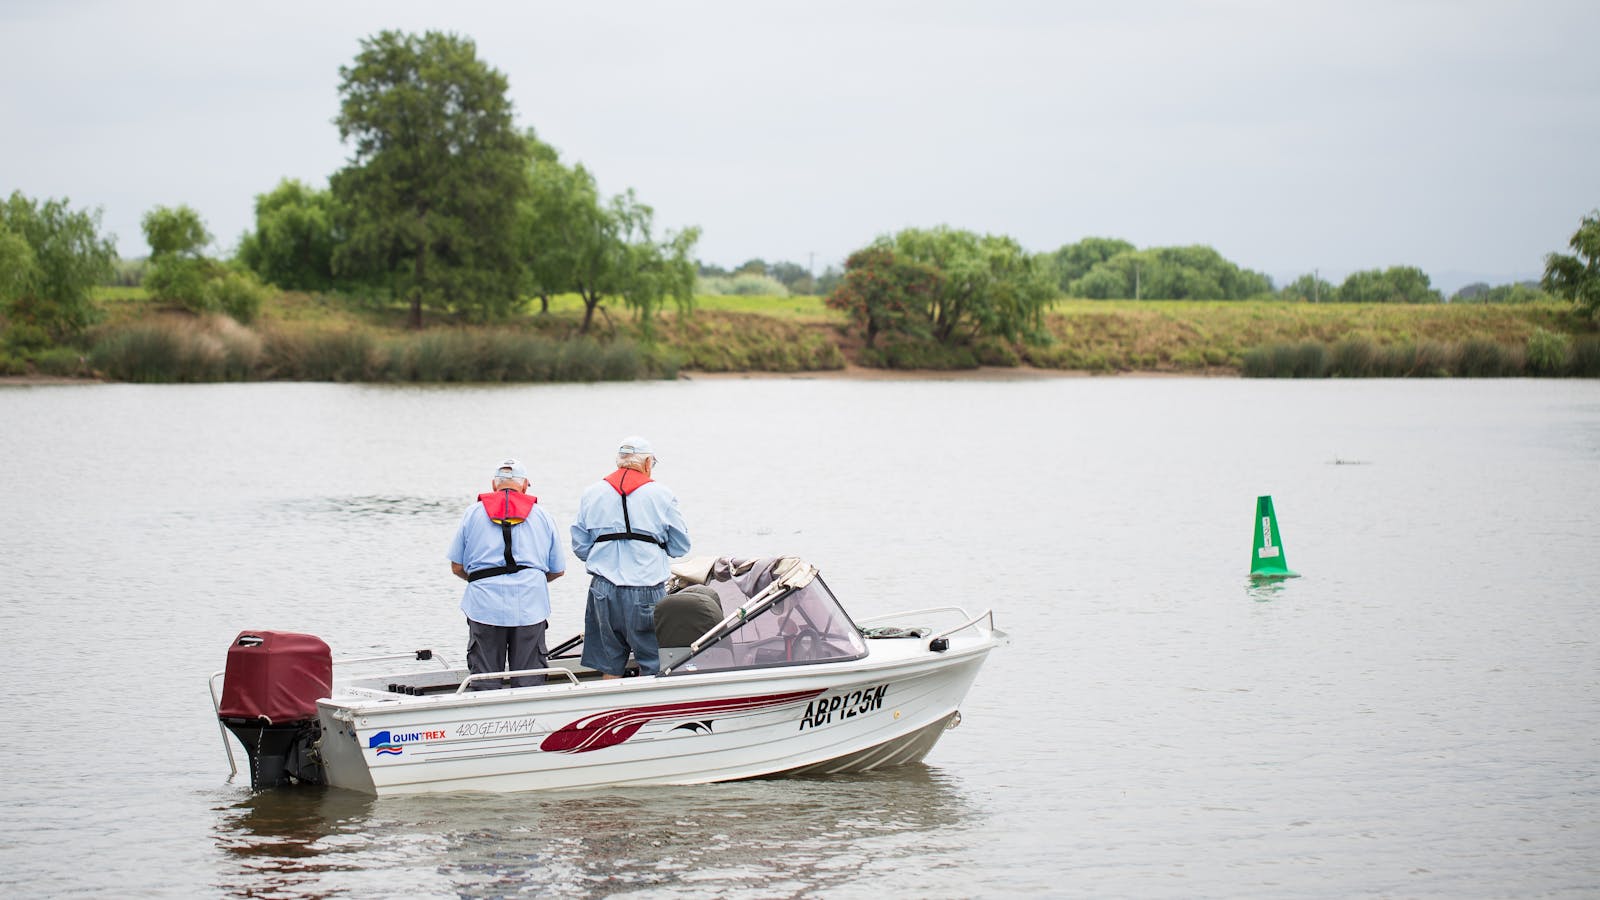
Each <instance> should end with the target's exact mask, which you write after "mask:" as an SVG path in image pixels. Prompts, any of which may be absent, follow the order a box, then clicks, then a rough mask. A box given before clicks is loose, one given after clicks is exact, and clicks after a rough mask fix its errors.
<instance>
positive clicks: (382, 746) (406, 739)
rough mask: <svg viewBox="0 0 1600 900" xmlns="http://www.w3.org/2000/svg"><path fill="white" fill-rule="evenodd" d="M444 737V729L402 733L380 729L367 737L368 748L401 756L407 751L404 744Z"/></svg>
mask: <svg viewBox="0 0 1600 900" xmlns="http://www.w3.org/2000/svg"><path fill="white" fill-rule="evenodd" d="M442 737H444V732H443V731H408V732H404V733H402V734H394V733H391V732H388V731H380V732H378V733H377V734H375V735H373V736H372V737H370V738H368V739H367V749H368V750H376V751H378V755H379V756H399V755H400V754H401V753H403V752H405V748H404V747H402V746H401V745H402V744H411V743H415V742H416V741H431V740H433V739H435V738H442Z"/></svg>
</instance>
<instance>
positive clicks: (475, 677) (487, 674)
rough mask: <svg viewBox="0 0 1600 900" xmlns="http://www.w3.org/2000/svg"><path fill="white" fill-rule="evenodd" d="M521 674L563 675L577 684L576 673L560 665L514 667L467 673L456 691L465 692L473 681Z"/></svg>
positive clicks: (513, 676) (458, 692) (512, 676)
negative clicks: (506, 669)
mask: <svg viewBox="0 0 1600 900" xmlns="http://www.w3.org/2000/svg"><path fill="white" fill-rule="evenodd" d="M522 675H565V676H567V680H568V681H570V682H572V684H573V686H574V687H576V686H577V685H578V684H579V682H578V675H577V673H576V672H573V671H572V670H571V669H563V668H560V667H557V668H553V669H514V670H512V671H510V672H479V673H478V674H476V675H468V676H467V677H466V678H463V679H462V680H461V686H460V687H458V688H456V693H457V694H463V693H466V690H467V686H468V685H470V684H472V683H473V682H474V681H488V680H489V679H491V678H494V679H500V678H516V677H520V676H522Z"/></svg>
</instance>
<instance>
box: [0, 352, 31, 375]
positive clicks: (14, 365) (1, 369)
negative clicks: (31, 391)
mask: <svg viewBox="0 0 1600 900" xmlns="http://www.w3.org/2000/svg"><path fill="white" fill-rule="evenodd" d="M26 374H28V364H27V363H25V362H23V361H22V360H20V359H17V358H16V357H15V356H12V355H11V354H9V353H6V352H5V351H3V350H0V375H26Z"/></svg>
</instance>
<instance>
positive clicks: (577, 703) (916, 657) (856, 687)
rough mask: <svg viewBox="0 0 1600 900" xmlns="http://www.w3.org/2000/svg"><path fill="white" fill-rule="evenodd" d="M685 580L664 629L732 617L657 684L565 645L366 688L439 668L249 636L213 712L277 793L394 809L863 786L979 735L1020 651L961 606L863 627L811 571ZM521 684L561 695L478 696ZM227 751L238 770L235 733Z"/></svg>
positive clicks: (772, 566)
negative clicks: (623, 791) (712, 786)
mask: <svg viewBox="0 0 1600 900" xmlns="http://www.w3.org/2000/svg"><path fill="white" fill-rule="evenodd" d="M674 571H675V577H674V584H673V587H675V588H684V587H687V586H688V585H689V584H690V583H698V584H700V585H702V586H701V587H698V588H694V587H691V588H689V589H688V590H687V591H684V592H682V593H677V594H672V595H669V600H668V601H663V608H662V610H661V612H669V611H670V610H679V611H682V610H684V609H688V608H689V605H686V604H685V603H678V602H676V601H677V600H678V599H679V598H687V599H694V598H695V596H697V597H698V598H699V599H700V602H702V603H707V604H710V609H711V610H714V612H713V613H712V614H711V616H710V617H709V618H702V619H701V620H700V622H701V623H702V624H695V625H692V626H691V627H692V631H691V632H688V633H692V634H698V635H699V637H698V638H696V639H694V640H684V641H682V643H685V644H686V646H677V647H674V646H663V648H662V656H661V664H662V667H661V672H660V674H658V675H655V676H644V677H628V678H622V679H610V680H602V679H600V677H599V673H597V672H594V671H593V670H590V669H587V668H585V667H583V666H582V665H581V664H580V663H579V662H578V661H577V659H576V656H577V652H576V650H575V649H574V648H575V646H576V644H577V643H578V642H580V641H581V637H579V638H574V639H573V640H572V641H569V642H567V643H566V644H564V645H562V646H560V647H557V648H556V649H555V650H554V651H553V652H552V654H551V659H550V661H549V665H550V668H547V669H540V670H535V671H531V672H526V673H496V674H492V675H472V676H469V675H467V673H466V671H465V670H463V669H456V668H451V667H449V666H448V664H444V667H443V668H432V669H424V668H420V667H418V666H417V665H416V664H415V662H412V663H410V664H409V665H408V670H407V671H404V672H400V673H393V672H391V673H384V674H366V675H361V674H354V673H356V672H357V671H358V670H359V669H361V668H362V667H367V668H369V669H370V667H371V666H373V665H374V664H375V663H381V662H385V661H391V660H396V659H405V660H437V659H438V658H437V656H435V655H434V654H433V653H432V652H431V651H426V650H423V651H415V652H414V653H407V654H402V655H400V656H392V657H369V658H365V659H358V660H346V661H340V662H339V663H338V664H336V663H335V662H334V661H333V660H332V659H331V655H330V654H329V651H328V648H327V645H326V644H325V643H323V642H322V641H320V640H319V639H317V638H315V637H311V636H309V635H299V634H290V633H285V632H271V631H266V632H244V633H242V634H240V635H239V637H238V638H237V639H236V640H235V642H234V644H233V645H232V646H231V647H230V648H229V651H228V667H227V669H226V670H224V671H223V672H218V673H216V674H215V675H213V676H212V681H211V684H212V699H213V703H214V705H215V706H216V709H217V714H218V717H219V721H220V723H221V724H222V725H224V726H226V728H227V729H228V730H230V731H232V732H233V734H234V735H235V736H236V737H238V739H239V742H240V743H241V744H242V745H243V746H244V748H245V751H246V754H247V756H248V757H249V761H250V776H251V785H252V787H254V788H257V789H260V788H266V787H274V786H281V785H286V784H294V783H310V784H329V785H333V786H335V787H341V788H348V789H350V790H355V791H363V792H365V793H369V794H379V795H389V794H406V793H419V792H426V791H457V790H481V791H528V790H547V789H563V788H583V787H594V786H600V785H624V784H638V785H649V784H699V783H705V782H713V781H729V780H734V779H740V778H755V777H762V776H775V775H792V774H823V773H837V772H863V771H870V770H873V769H878V768H884V767H889V766H896V765H902V764H905V763H910V762H916V761H919V760H921V759H922V758H923V757H924V756H925V755H926V754H927V753H928V751H929V750H930V749H931V748H932V747H933V745H934V743H935V742H936V741H937V740H938V739H939V737H940V735H941V734H942V733H943V732H944V731H945V730H946V729H948V728H953V727H955V725H956V724H957V723H959V722H960V718H961V716H960V712H959V707H960V705H961V701H962V700H963V699H964V698H965V697H966V694H967V690H968V689H969V688H970V687H971V686H972V682H973V679H974V678H975V677H976V676H977V674H978V669H979V667H981V666H982V665H983V661H984V659H985V658H986V657H987V656H988V654H989V651H990V650H991V649H993V648H994V647H995V646H996V645H997V644H999V643H1001V642H1004V641H1005V640H1006V635H1005V633H1004V632H1002V631H1000V630H998V629H996V628H995V627H994V617H993V614H992V612H989V611H985V612H983V613H980V614H978V615H975V616H974V615H969V614H968V613H967V612H966V611H965V610H962V609H959V608H956V607H941V608H936V609H926V610H916V611H912V612H906V613H896V614H892V615H888V616H880V617H876V618H874V619H871V620H865V621H864V622H862V623H861V624H860V625H858V624H857V623H856V622H854V621H853V620H852V619H851V618H850V616H849V615H848V613H846V612H845V610H844V608H843V607H842V606H840V604H839V602H838V600H837V599H835V597H834V596H833V593H832V592H831V591H830V590H829V589H828V587H827V585H826V584H824V583H823V581H822V579H821V578H820V577H819V576H818V575H817V570H816V569H815V568H814V567H812V566H811V565H809V564H807V563H805V562H802V561H800V560H798V559H795V558H793V557H784V558H777V559H767V560H758V561H734V560H730V559H719V560H716V561H714V562H709V561H708V562H704V563H702V564H700V565H699V566H698V567H691V568H685V567H677V568H675V569H674ZM707 589H709V591H711V592H714V594H708V593H707ZM692 595H693V596H692ZM713 600H714V601H715V602H712V601H713ZM717 614H721V618H720V620H719V619H717V618H716V615H717ZM700 615H702V616H704V615H705V612H704V610H703V609H702V611H701V613H700ZM685 621H688V622H693V621H694V620H693V618H692V617H691V618H690V619H687V620H685ZM930 622H932V623H936V624H934V625H929V624H928V623H930ZM710 623H715V624H710ZM669 624H670V625H672V626H673V629H672V630H673V631H674V632H675V633H678V634H683V633H685V632H684V631H683V624H684V622H677V623H667V622H664V621H663V619H662V616H661V614H660V612H658V616H657V627H658V631H659V632H660V634H661V635H662V637H663V638H664V639H665V638H666V637H667V635H668V634H669V628H668V626H669ZM706 624H710V627H704V625H706ZM940 626H944V627H940ZM347 673H352V674H347ZM515 674H523V675H544V676H546V677H547V679H548V680H547V681H546V683H544V684H541V685H534V686H528V687H506V688H502V689H499V690H475V689H474V687H475V686H481V685H479V684H478V683H479V682H484V681H489V682H493V681H497V680H502V679H504V678H507V677H509V676H511V675H515ZM218 678H222V679H223V690H222V696H221V698H220V700H219V699H218V698H217V693H216V683H217V679H218ZM502 683H504V682H502ZM223 743H224V745H225V746H227V747H228V756H229V761H230V763H231V762H232V760H233V751H232V747H231V745H229V744H228V739H227V735H226V733H224V735H223ZM235 771H237V769H235Z"/></svg>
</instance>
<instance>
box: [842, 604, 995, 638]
mask: <svg viewBox="0 0 1600 900" xmlns="http://www.w3.org/2000/svg"><path fill="white" fill-rule="evenodd" d="M938 613H955V614H956V615H958V616H961V617H962V618H963V619H964V620H965V621H963V622H962V623H961V624H960V625H957V626H955V627H953V628H948V629H945V630H944V631H941V632H939V633H938V634H935V635H932V636H931V637H929V638H928V644H929V646H930V647H932V646H933V644H934V643H935V642H938V641H944V640H945V639H946V638H948V637H950V635H952V634H955V633H956V632H958V631H965V630H966V629H968V628H971V627H973V626H974V625H977V624H978V623H979V622H983V621H986V620H987V622H988V631H989V633H990V634H993V633H994V630H995V628H994V610H993V609H986V610H984V611H983V612H981V613H978V614H977V615H975V616H974V615H972V614H971V613H969V612H967V611H966V610H965V609H963V608H962V607H959V606H930V607H927V608H926V609H908V610H905V611H904V612H892V613H884V614H882V615H877V616H868V617H866V618H864V619H861V620H860V621H858V622H857V623H856V624H857V625H866V624H869V623H872V622H886V621H889V620H892V619H908V618H911V617H912V616H928V615H936V614H938ZM946 644H947V645H948V642H946ZM933 649H943V648H941V647H934V648H933Z"/></svg>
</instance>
